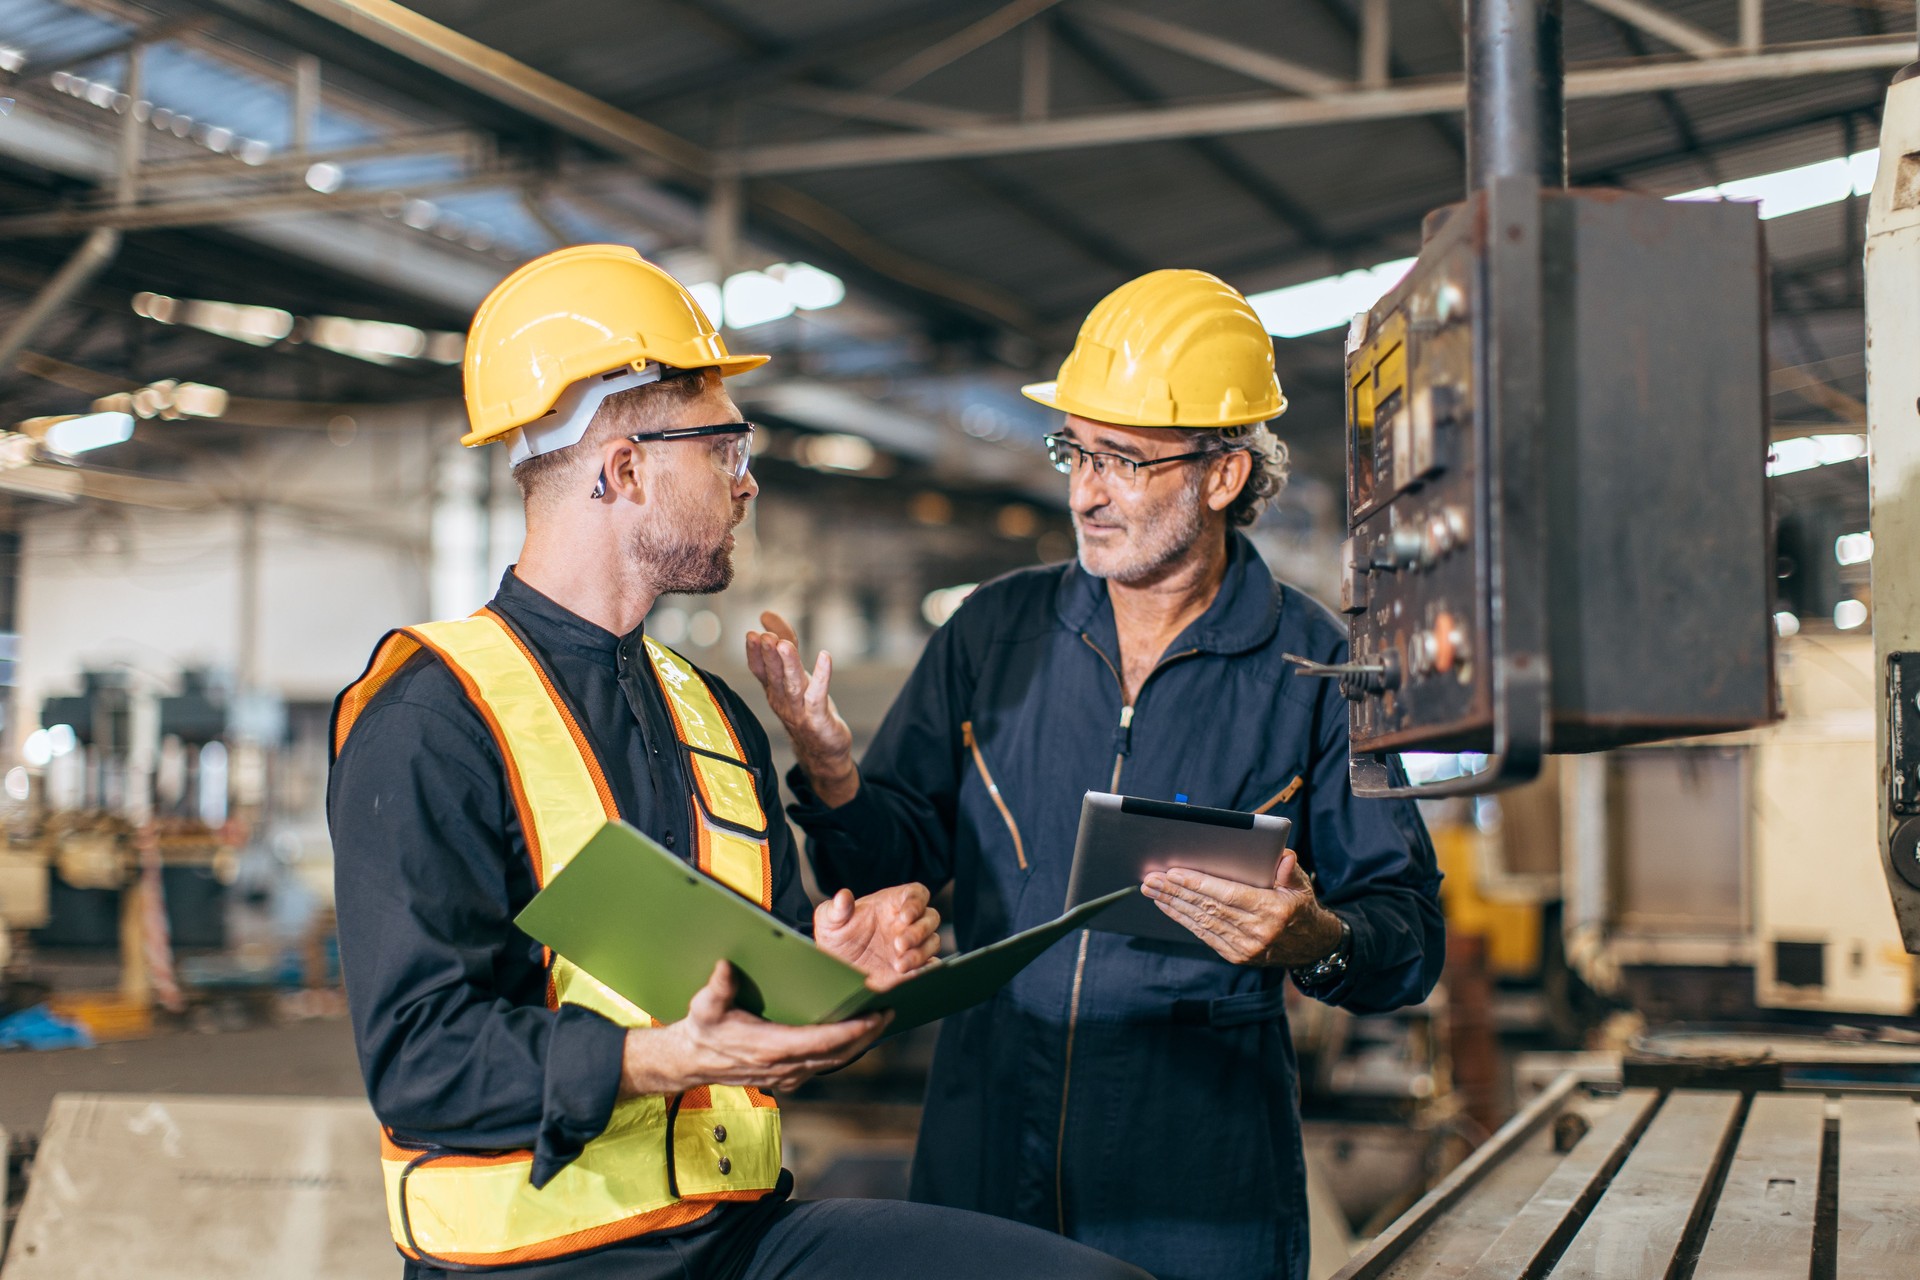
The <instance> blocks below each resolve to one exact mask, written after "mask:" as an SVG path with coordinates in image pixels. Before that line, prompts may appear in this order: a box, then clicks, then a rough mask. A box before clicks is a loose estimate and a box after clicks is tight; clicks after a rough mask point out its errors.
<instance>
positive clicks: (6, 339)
mask: <svg viewBox="0 0 1920 1280" xmlns="http://www.w3.org/2000/svg"><path fill="white" fill-rule="evenodd" d="M119 251H120V233H119V232H118V231H116V230H114V229H113V228H112V227H100V228H97V229H96V230H95V231H94V232H93V234H91V235H89V236H88V237H87V238H86V240H85V241H84V242H82V243H81V245H80V247H79V248H78V249H77V250H75V251H74V255H73V256H72V257H71V258H68V259H67V261H66V265H65V266H63V267H61V268H60V270H59V271H57V272H55V273H54V276H53V279H51V280H49V281H47V283H46V284H45V285H44V286H43V287H42V288H41V290H40V292H39V293H37V294H35V295H34V298H33V301H32V302H29V303H28V304H27V309H26V310H25V311H22V312H21V313H20V314H19V316H18V317H16V318H15V320H14V322H13V323H12V324H11V325H9V326H8V327H7V331H6V332H5V333H4V334H0V380H4V379H5V378H6V376H7V375H8V374H10V373H12V372H13V362H14V360H15V359H16V358H17V357H18V356H19V355H20V353H21V352H22V351H25V350H26V349H27V343H29V342H31V341H33V336H34V335H35V334H36V333H39V332H40V330H41V328H42V327H43V326H44V325H45V324H46V323H47V321H48V320H50V319H52V318H53V315H54V313H55V312H57V311H59V310H60V308H61V307H63V306H65V305H66V304H67V303H68V302H69V301H70V300H71V299H72V298H73V296H74V295H75V294H77V293H79V292H80V291H81V290H82V289H84V288H86V287H87V285H88V284H90V283H92V281H93V278H94V276H96V275H98V274H99V273H100V271H101V269H102V268H103V267H105V266H106V265H107V264H108V263H109V262H111V261H113V255H114V254H116V253H118V252H119Z"/></svg>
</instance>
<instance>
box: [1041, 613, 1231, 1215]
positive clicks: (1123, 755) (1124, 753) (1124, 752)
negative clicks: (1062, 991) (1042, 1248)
mask: <svg viewBox="0 0 1920 1280" xmlns="http://www.w3.org/2000/svg"><path fill="white" fill-rule="evenodd" d="M1080 638H1081V639H1082V640H1085V641H1086V642H1087V648H1089V649H1091V650H1093V651H1094V652H1095V653H1098V654H1099V655H1100V661H1102V662H1104V663H1106V664H1107V670H1108V671H1111V672H1112V673H1113V680H1114V683H1115V684H1117V685H1119V686H1120V696H1121V697H1122V698H1124V697H1126V696H1127V682H1126V681H1124V680H1122V679H1121V678H1120V671H1119V668H1117V667H1115V666H1114V665H1113V659H1111V658H1109V657H1108V656H1107V655H1106V654H1105V653H1104V652H1103V651H1102V650H1101V648H1100V646H1099V645H1097V644H1095V643H1094V642H1093V637H1092V636H1089V635H1088V634H1087V633H1086V632H1084V631H1082V632H1081V633H1080ZM1198 652H1200V651H1199V650H1198V649H1185V650H1182V651H1181V652H1179V653H1175V654H1168V655H1166V656H1163V657H1162V658H1161V659H1160V661H1159V662H1157V663H1155V664H1154V667H1153V670H1151V671H1149V672H1147V678H1146V679H1145V680H1142V681H1141V682H1140V688H1139V691H1138V692H1136V693H1135V694H1134V695H1133V699H1134V700H1133V702H1129V703H1126V704H1124V705H1123V706H1122V707H1121V708H1120V724H1119V726H1118V727H1117V728H1116V729H1115V730H1114V735H1113V746H1114V755H1113V777H1112V778H1111V779H1110V780H1109V781H1108V783H1107V790H1108V791H1111V792H1115V793H1118V792H1119V790H1120V771H1121V770H1122V769H1123V768H1125V767H1126V763H1127V757H1128V756H1129V755H1131V754H1132V753H1133V708H1134V704H1135V703H1137V702H1139V700H1140V695H1141V694H1143V693H1145V692H1146V691H1147V686H1148V685H1149V684H1151V683H1152V682H1153V678H1154V677H1155V676H1157V675H1159V674H1160V673H1161V672H1162V671H1164V670H1165V669H1166V668H1167V667H1168V666H1169V665H1171V664H1172V663H1175V662H1178V661H1179V660H1180V659H1182V658H1190V657H1192V656H1193V655H1194V654H1196V653H1198ZM1061 909H1062V910H1065V909H1066V906H1065V904H1064V903H1063V904H1062V905H1061ZM1091 938H1092V933H1091V932H1090V931H1089V930H1086V929H1082V930H1081V931H1080V954H1079V956H1078V957H1077V958H1076V959H1075V960H1074V962H1073V995H1072V997H1071V999H1070V1000H1069V1002H1068V1005H1067V1048H1066V1066H1065V1069H1064V1070H1062V1071H1061V1073H1060V1129H1059V1132H1058V1133H1057V1134H1056V1135H1055V1136H1054V1140H1053V1210H1054V1217H1055V1221H1056V1222H1057V1224H1058V1228H1059V1233H1060V1234H1061V1235H1063V1236H1064V1235H1066V1234H1067V1196H1066V1189H1067V1098H1068V1096H1069V1095H1070V1094H1071V1093H1072V1091H1073V1033H1074V1031H1075V1030H1076V1029H1077V1028H1078V1027H1079V1025H1080V986H1081V983H1082V981H1083V980H1084V979H1085V977H1086V974H1087V944H1088V942H1089V941H1090V940H1091Z"/></svg>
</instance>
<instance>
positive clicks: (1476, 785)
mask: <svg viewBox="0 0 1920 1280" xmlns="http://www.w3.org/2000/svg"><path fill="white" fill-rule="evenodd" d="M1765 262H1766V254H1765V246H1764V242H1763V238H1762V235H1761V231H1760V223H1759V221H1758V218H1757V216H1756V214H1755V212H1754V210H1753V208H1752V206H1750V205H1747V206H1743V205H1739V204H1731V203H1719V204H1676V203H1669V202H1667V201H1663V200H1659V199H1657V198H1654V197H1650V196H1648V197H1642V196H1633V195H1625V194H1623V193H1620V192H1582V191H1567V190H1543V189H1541V188H1539V187H1537V186H1532V185H1528V184H1526V183H1524V182H1521V183H1516V182H1513V181H1509V180H1506V179H1497V180H1495V181H1494V182H1493V183H1491V184H1489V185H1488V186H1487V187H1486V188H1485V189H1483V190H1480V191H1476V192H1475V193H1473V194H1472V195H1471V196H1469V197H1468V198H1467V200H1465V201H1463V202H1462V203H1460V204H1458V205H1455V206H1451V207H1450V208H1448V209H1447V210H1443V211H1439V212H1437V213H1436V214H1435V215H1433V216H1432V217H1430V218H1429V222H1428V234H1427V237H1426V241H1425V243H1424V244H1423V245H1422V247H1421V252H1420V256H1419V258H1418V260H1417V261H1416V262H1415V263H1414V266H1413V268H1412V269H1411V270H1410V271H1409V272H1408V273H1407V276H1406V278H1405V279H1403V280H1402V281H1401V282H1400V283H1399V284H1398V285H1396V286H1395V287H1394V288H1393V289H1392V290H1390V291H1389V292H1388V293H1387V295H1386V296H1385V297H1383V298H1381V299H1380V301H1379V302H1378V303H1376V304H1375V305H1374V306H1373V308H1372V309H1371V310H1370V311H1368V312H1367V313H1366V314H1364V315H1361V316H1357V317H1355V319H1354V323H1353V328H1352V329H1351V330H1350V331H1349V334H1348V338H1347V363H1346V381H1345V394H1346V401H1347V404H1346V416H1347V528H1346V533H1347V539H1346V542H1345V544H1344V548H1343V552H1342V557H1341V575H1340V608H1341V610H1342V611H1343V612H1344V613H1345V614H1346V615H1347V620H1348V629H1349V636H1350V640H1351V643H1350V646H1349V648H1350V654H1349V660H1348V661H1346V662H1344V663H1339V664H1334V665H1328V666H1321V667H1317V668H1316V667H1314V666H1313V664H1307V670H1308V673H1309V674H1313V675H1320V676H1325V677H1328V678H1332V679H1337V680H1338V681H1339V683H1340V688H1341V692H1342V693H1344V694H1345V695H1346V697H1347V699H1348V729H1349V738H1350V740H1351V750H1352V761H1351V764H1352V769H1351V780H1352V784H1353V788H1354V791H1355V794H1357V795H1369V796H1380V795H1393V794H1408V793H1409V788H1408V787H1407V785H1406V784H1405V783H1404V782H1400V781H1397V780H1396V778H1397V775H1396V774H1395V771H1394V769H1393V760H1392V757H1393V754H1394V753H1396V752H1402V751H1426V752H1479V753H1484V754H1485V756H1486V760H1487V763H1486V767H1485V769H1484V770H1483V771H1481V772H1480V773H1477V774H1474V775H1472V776H1470V777H1462V778H1455V779H1448V780H1446V781H1445V782H1443V783H1441V784H1440V786H1442V787H1444V788H1445V789H1446V792H1449V793H1459V792H1464V791H1479V790H1488V789H1491V788H1493V787H1497V786H1504V785H1509V784H1512V783H1517V782H1522V781H1525V780H1526V779H1527V778H1529V777H1532V776H1534V775H1535V774H1537V772H1538V770H1539V766H1540V760H1541V758H1542V757H1543V755H1545V754H1546V753H1549V752H1566V751H1593V750H1603V749H1607V748H1611V747H1616V746H1625V745H1629V744H1632V743H1636V742H1650V741H1658V740H1660V739H1663V738H1676V737H1692V736H1697V735H1701V734H1711V733H1721V732H1728V731H1731V730H1736V729H1744V728H1751V727H1753V726H1754V725H1757V724H1764V723H1766V722H1767V721H1768V720H1770V719H1771V718H1772V717H1773V716H1774V714H1775V698H1774V682H1773V625H1772V617H1771V600H1772V593H1773V587H1774V564H1773V558H1772V555H1771V553H1770V550H1769V530H1770V523H1769V513H1768V509H1767V491H1766V472H1765V460H1766V456H1767V448H1768V443H1767V442H1768V423H1767V404H1766V385H1767V367H1768V365H1767V350H1766V317H1765V294H1766V290H1765V288H1764V282H1765ZM1703 477H1711V478H1712V480H1711V483H1703ZM1703 549H1709V550H1710V551H1711V555H1712V564H1713V568H1712V572H1711V573H1702V572H1701V571H1700V568H1699V564H1700V560H1701V556H1702V554H1703ZM1913 677H1914V680H1915V683H1916V684H1917V685H1920V671H1916V672H1914V673H1913ZM1915 716H1916V719H1917V720H1920V708H1916V711H1915ZM1913 758H1914V761H1915V764H1916V766H1920V744H1916V747H1915V751H1914V757H1913ZM1413 790H1414V791H1417V792H1419V793H1424V794H1438V793H1441V792H1440V791H1439V789H1438V788H1437V787H1435V786H1423V787H1420V788H1416V789H1413ZM1911 790H1912V795H1913V799H1914V801H1915V802H1916V804H1920V774H1916V775H1915V776H1914V777H1913V778H1912V781H1911ZM1915 816H1916V817H1920V809H1916V810H1915ZM1916 829H1917V830H1920V826H1917V827H1916ZM1916 868H1920V863H1916ZM1917 874H1920V871H1917Z"/></svg>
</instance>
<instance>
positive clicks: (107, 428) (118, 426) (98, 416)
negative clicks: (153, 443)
mask: <svg viewBox="0 0 1920 1280" xmlns="http://www.w3.org/2000/svg"><path fill="white" fill-rule="evenodd" d="M131 439H133V415H132V414H130V413H87V414H82V415H80V416H79V417H77V418H68V419H66V420H64V421H61V422H56V423H54V424H53V425H52V426H51V427H48V428H47V434H46V439H45V441H44V443H45V444H46V446H47V448H48V449H49V450H50V451H52V452H54V453H64V454H66V455H67V456H68V457H72V456H73V455H74V454H76V453H86V452H87V451H88V450H90V449H104V448H106V447H107V446H108V445H110V444H123V443H125V442H126V441H128V440H131Z"/></svg>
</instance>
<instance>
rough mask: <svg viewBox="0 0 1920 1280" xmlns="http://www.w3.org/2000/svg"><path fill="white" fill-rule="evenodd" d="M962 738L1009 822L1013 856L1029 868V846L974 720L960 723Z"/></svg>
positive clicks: (990, 793)
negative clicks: (990, 764)
mask: <svg viewBox="0 0 1920 1280" xmlns="http://www.w3.org/2000/svg"><path fill="white" fill-rule="evenodd" d="M960 738H961V740H962V741H964V742H965V743H966V744H967V750H969V751H971V752H973V763H974V766H975V767H976V768H978V769H979V770H980V780H981V781H982V782H984V783H986V784H987V795H988V796H989V797H991V798H992V800H993V807H994V808H996V809H998V810H999V811H1000V817H1001V820H1002V821H1004V822H1005V823H1006V824H1007V834H1008V835H1010V836H1012V837H1013V856H1014V858H1015V860H1016V861H1018V862H1019V863H1020V869H1021V870H1022V871H1025V870H1026V869H1027V848H1026V845H1025V844H1024V843H1022V842H1021V839H1020V827H1019V825H1018V824H1017V823H1015V822H1014V820H1013V810H1011V809H1009V808H1007V802H1006V800H1005V798H1004V797H1002V796H1001V794H1000V784H999V783H997V782H995V781H994V780H993V774H992V772H991V771H990V770H989V769H988V768H987V757H986V756H985V755H983V754H982V753H981V751H980V740H979V739H978V738H976V737H975V736H974V733H973V721H971V720H963V721H962V722H961V723H960Z"/></svg>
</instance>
